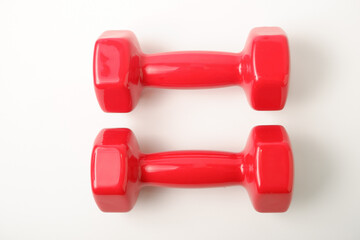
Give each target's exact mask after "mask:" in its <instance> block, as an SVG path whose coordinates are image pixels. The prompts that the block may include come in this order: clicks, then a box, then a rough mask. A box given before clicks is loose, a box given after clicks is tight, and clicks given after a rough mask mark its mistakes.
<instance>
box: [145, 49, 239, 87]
mask: <svg viewBox="0 0 360 240" xmlns="http://www.w3.org/2000/svg"><path fill="white" fill-rule="evenodd" d="M240 64H241V53H240V54H236V53H224V52H206V51H204V52H173V53H160V54H151V55H143V56H142V57H141V65H142V74H143V78H142V84H143V85H145V86H154V87H163V88H203V87H204V88H205V87H218V86H227V85H236V84H240V83H241V81H242V80H241V79H242V78H241V75H240V73H239V70H240Z"/></svg>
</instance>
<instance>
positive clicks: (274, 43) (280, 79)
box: [240, 27, 290, 110]
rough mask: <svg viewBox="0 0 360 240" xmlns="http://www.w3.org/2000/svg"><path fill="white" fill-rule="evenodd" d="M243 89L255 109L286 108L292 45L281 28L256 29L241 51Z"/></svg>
mask: <svg viewBox="0 0 360 240" xmlns="http://www.w3.org/2000/svg"><path fill="white" fill-rule="evenodd" d="M242 56H243V61H242V64H241V69H240V71H241V73H242V76H243V84H242V85H243V88H244V90H245V92H246V94H247V97H248V100H249V102H250V104H251V106H252V107H253V108H254V109H256V110H281V109H283V108H284V105H285V102H286V97H287V92H288V86H289V71H290V67H289V64H290V61H289V46H288V40H287V37H286V34H285V32H284V31H283V30H282V29H281V28H278V27H261V28H254V29H253V30H252V31H251V32H250V34H249V37H248V39H247V42H246V45H245V48H244V50H243V51H242Z"/></svg>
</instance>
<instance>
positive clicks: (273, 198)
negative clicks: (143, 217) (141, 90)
mask: <svg viewBox="0 0 360 240" xmlns="http://www.w3.org/2000/svg"><path fill="white" fill-rule="evenodd" d="M91 184H92V191H93V194H94V198H95V201H96V203H97V205H98V206H99V208H100V209H101V210H102V211H104V212H127V211H129V210H131V209H132V207H133V206H134V204H135V202H136V199H137V197H138V194H139V191H140V189H141V187H143V186H148V185H152V186H167V187H211V186H214V187H218V186H229V185H243V186H244V187H245V188H246V189H247V190H248V192H249V195H250V197H251V199H252V202H253V205H254V207H255V209H256V210H257V211H259V212H284V211H286V210H287V209H288V207H289V205H290V201H291V194H292V186H293V158H292V152H291V147H290V142H289V138H288V136H287V133H286V131H285V129H284V128H283V127H282V126H257V127H255V128H253V130H252V131H251V134H250V137H249V140H248V143H247V145H246V147H245V150H244V151H243V152H241V153H229V152H215V151H175V152H163V153H153V154H146V155H145V154H142V153H141V152H140V149H139V146H138V143H137V141H136V138H135V136H134V134H133V133H132V132H131V130H129V129H126V128H119V129H104V130H102V131H101V132H100V133H99V135H98V136H97V138H96V140H95V144H94V148H93V152H92V159H91Z"/></svg>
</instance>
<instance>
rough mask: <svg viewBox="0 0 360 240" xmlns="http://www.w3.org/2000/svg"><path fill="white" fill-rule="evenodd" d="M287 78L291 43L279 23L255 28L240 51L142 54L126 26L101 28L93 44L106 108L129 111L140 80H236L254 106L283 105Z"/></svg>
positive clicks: (175, 84)
mask: <svg viewBox="0 0 360 240" xmlns="http://www.w3.org/2000/svg"><path fill="white" fill-rule="evenodd" d="M288 79H289V47H288V41H287V38H286V35H285V32H284V31H283V30H282V29H281V28H278V27H261V28H254V29H253V30H252V31H251V32H250V35H249V37H248V40H247V43H246V45H245V48H244V50H243V51H242V52H241V53H224V52H205V51H202V52H201V51H198V52H173V53H158V54H149V55H148V54H144V53H142V51H141V49H140V47H139V43H138V41H137V40H136V37H135V35H134V34H133V33H132V32H130V31H107V32H104V33H103V34H102V35H101V36H100V38H99V39H98V40H97V42H96V44H95V51H94V84H95V91H96V96H97V99H98V101H99V103H100V106H101V108H102V109H103V110H104V111H105V112H130V111H131V110H132V109H133V108H134V107H135V106H136V104H137V102H138V99H139V97H140V93H141V89H142V86H151V87H163V88H206V87H220V86H229V85H240V86H242V87H243V88H244V90H245V92H246V94H247V97H248V99H249V102H250V104H251V105H252V107H253V108H254V109H256V110H281V109H282V108H283V107H284V105H285V101H286V96H287V90H288Z"/></svg>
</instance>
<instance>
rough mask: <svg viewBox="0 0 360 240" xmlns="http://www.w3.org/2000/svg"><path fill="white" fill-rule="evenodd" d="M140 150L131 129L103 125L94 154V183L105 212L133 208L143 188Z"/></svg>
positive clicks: (92, 182)
mask: <svg viewBox="0 0 360 240" xmlns="http://www.w3.org/2000/svg"><path fill="white" fill-rule="evenodd" d="M139 154H140V150H139V147H138V145H137V142H136V139H135V136H134V134H133V133H132V132H131V130H129V129H126V128H119V129H103V130H102V131H101V132H100V133H99V134H98V136H97V138H96V140H95V143H94V148H93V151H92V157H91V187H92V192H93V195H94V199H95V201H96V204H97V205H98V207H99V208H100V209H101V210H102V211H103V212H128V211H130V210H131V209H132V208H133V206H134V204H135V202H136V199H137V196H138V194H139V189H140V184H139V181H138V176H137V174H138V172H139V171H138V157H139Z"/></svg>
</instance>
